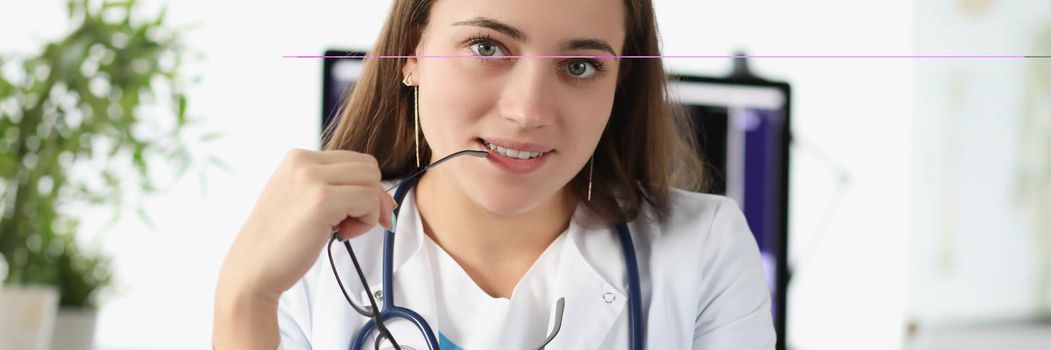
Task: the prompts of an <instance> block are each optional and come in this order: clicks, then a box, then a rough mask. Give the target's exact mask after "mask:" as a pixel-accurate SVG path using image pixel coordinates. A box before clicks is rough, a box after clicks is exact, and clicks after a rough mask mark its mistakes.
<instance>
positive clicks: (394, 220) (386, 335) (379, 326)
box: [328, 150, 566, 350]
mask: <svg viewBox="0 0 1051 350" xmlns="http://www.w3.org/2000/svg"><path fill="white" fill-rule="evenodd" d="M462 155H470V156H474V157H480V158H485V157H487V156H488V153H487V152H485V151H477V150H463V151H459V152H456V153H453V154H450V155H448V156H446V157H445V158H442V159H440V160H438V161H437V162H434V163H432V164H430V165H427V166H426V167H424V168H423V169H420V170H419V171H417V172H415V173H413V174H412V175H409V176H407V177H405V178H403V179H402V180H401V181H399V182H398V183H397V184H396V185H394V186H391V187H390V188H387V189H386V191H387V192H390V191H391V190H393V189H395V188H398V187H399V186H401V184H403V183H406V181H410V180H413V179H415V178H416V177H418V176H420V175H423V173H424V172H426V171H427V170H428V169H430V168H433V167H435V166H437V165H438V164H441V163H443V162H445V161H447V160H449V159H452V158H456V157H459V156H462ZM395 209H397V208H395ZM397 229H398V216H397V210H395V212H394V213H391V230H390V231H388V232H389V233H394V232H396V231H397ZM336 240H340V239H339V229H338V228H334V229H333V230H332V234H331V238H329V240H328V262H329V265H330V266H331V267H332V274H333V275H334V276H335V277H336V283H337V284H338V285H339V289H340V291H341V292H343V297H344V298H346V299H347V302H348V303H350V306H351V308H353V309H354V311H356V312H357V313H358V314H361V315H362V316H365V317H368V318H370V319H372V322H373V323H374V324H375V326H376V331H377V332H379V335H377V336H376V340H375V342H374V343H373V344H374V345H375V348H376V349H377V350H378V349H379V346H380V343H381V342H382V341H383V340H384V339H386V340H387V341H388V342H390V343H391V345H392V346H394V349H396V350H401V349H402V347H401V346H400V345H398V342H397V341H396V340H394V336H393V335H391V333H390V330H388V329H387V327H386V326H385V325H384V324H383V321H382V315H381V311H380V309H379V307H378V306H377V305H376V298H375V297H373V294H372V290H371V288H369V284H368V281H367V280H366V279H365V274H364V273H363V272H362V270H361V265H360V264H359V263H358V258H357V256H356V255H355V254H354V249H353V248H351V246H350V241H349V240H340V241H342V242H343V246H344V247H346V249H347V253H348V254H349V255H350V260H351V262H353V263H354V271H355V272H357V274H358V279H359V280H360V281H361V285H362V287H364V289H365V295H366V296H367V297H368V299H369V305H368V306H361V305H358V304H357V303H355V302H354V299H352V298H351V297H350V294H349V293H347V289H346V288H344V287H343V281H342V280H341V279H340V277H339V273H338V272H337V271H336V263H335V260H333V259H332V243H333V242H335V241H336ZM385 253H388V252H385ZM384 273H387V271H384ZM388 292H389V291H388ZM391 305H393V304H391ZM565 305H566V299H565V298H559V299H558V301H557V302H556V303H555V324H554V327H553V328H552V330H551V332H550V333H549V334H548V336H547V338H545V339H544V340H543V342H541V343H540V345H539V346H537V347H536V349H543V348H544V346H546V345H547V344H548V343H550V342H551V341H552V340H554V339H555V336H556V335H558V332H559V330H561V329H562V313H563V311H564V309H565Z"/></svg>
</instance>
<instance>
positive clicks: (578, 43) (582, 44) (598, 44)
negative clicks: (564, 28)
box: [562, 39, 617, 56]
mask: <svg viewBox="0 0 1051 350" xmlns="http://www.w3.org/2000/svg"><path fill="white" fill-rule="evenodd" d="M562 49H563V50H566V51H572V50H599V51H606V52H609V54H610V55H611V56H616V55H617V53H616V52H613V47H612V46H609V43H607V42H606V41H605V40H599V39H573V40H570V41H568V42H566V43H565V44H563V45H562Z"/></svg>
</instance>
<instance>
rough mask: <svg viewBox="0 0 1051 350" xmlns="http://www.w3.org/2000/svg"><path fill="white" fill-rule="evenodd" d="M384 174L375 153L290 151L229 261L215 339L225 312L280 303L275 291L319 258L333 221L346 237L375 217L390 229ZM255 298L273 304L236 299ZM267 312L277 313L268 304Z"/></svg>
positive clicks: (278, 292) (391, 201)
mask: <svg viewBox="0 0 1051 350" xmlns="http://www.w3.org/2000/svg"><path fill="white" fill-rule="evenodd" d="M380 180H381V176H380V170H379V166H378V164H377V162H376V159H375V158H374V157H372V156H371V155H368V154H363V153H357V152H351V151H321V152H314V151H305V150H293V151H291V152H289V153H288V155H287V156H286V157H285V159H284V161H283V162H282V163H281V165H280V166H279V167H278V169H277V170H276V171H275V172H274V174H273V176H271V177H270V180H269V181H268V182H267V184H266V187H265V188H264V189H263V193H262V195H261V196H260V197H259V200H258V201H257V202H256V205H255V208H254V209H252V213H251V214H250V215H249V217H248V220H247V221H246V222H245V224H244V227H242V229H241V232H240V233H238V235H237V238H236V239H235V241H234V243H233V245H232V246H231V248H230V251H229V252H228V253H227V255H226V260H225V261H224V262H223V267H222V271H221V273H220V276H219V284H218V288H217V291H216V337H217V339H216V341H218V340H219V339H218V338H220V333H221V332H220V328H221V326H222V323H223V322H224V321H226V320H223V318H224V317H225V316H231V317H234V316H236V314H257V315H256V316H260V315H258V312H254V311H253V312H249V311H248V310H245V308H254V309H256V310H258V309H260V308H265V309H268V310H269V309H271V308H273V310H276V302H277V298H278V297H279V296H280V295H281V293H283V292H284V291H286V290H288V289H289V288H291V287H292V286H293V285H294V284H295V283H296V282H297V281H299V279H300V278H302V277H303V275H305V274H306V272H307V271H308V270H309V269H310V267H311V266H312V265H313V264H314V262H315V261H317V259H318V256H319V255H320V253H321V249H322V248H323V247H324V246H325V244H326V243H327V242H328V240H329V238H331V235H330V234H331V232H332V229H333V228H337V227H338V228H339V236H340V237H341V238H343V239H349V238H352V237H355V236H357V235H360V234H362V233H364V232H366V231H368V230H370V229H371V228H373V227H375V226H376V225H377V224H380V225H383V226H384V227H387V228H388V229H389V228H390V225H391V218H390V213H391V211H392V210H393V209H394V207H395V202H394V199H393V198H392V197H391V196H390V195H389V194H388V193H387V192H386V191H384V189H383V187H382V185H381V184H380ZM253 300H257V301H261V303H262V304H267V305H266V307H253V306H250V305H235V304H243V303H246V302H248V303H254V302H251V301H253ZM235 310H239V311H235ZM224 312H228V313H233V314H234V315H228V314H227V313H224ZM264 313H265V314H267V316H268V317H267V318H271V317H273V318H276V314H274V315H270V312H269V311H267V312H264ZM234 318H236V317H234ZM275 323H276V322H275ZM273 326H274V327H275V328H273V329H266V330H259V331H263V332H266V333H269V332H271V331H272V332H274V333H273V335H274V336H276V334H277V333H276V332H277V329H276V324H274V325H273ZM237 328H239V327H237ZM265 328H271V327H269V326H268V327H265ZM257 335H259V334H257ZM263 338H265V337H263Z"/></svg>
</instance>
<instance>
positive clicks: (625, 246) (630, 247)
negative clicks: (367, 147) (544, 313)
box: [328, 151, 645, 350]
mask: <svg viewBox="0 0 1051 350" xmlns="http://www.w3.org/2000/svg"><path fill="white" fill-rule="evenodd" d="M460 155H471V156H476V157H486V156H487V155H488V154H487V153H486V152H483V151H460V152H456V153H453V154H451V155H449V156H447V157H445V158H443V159H441V160H439V161H437V162H434V163H433V164H430V165H429V166H427V167H425V168H424V169H422V170H420V171H419V172H417V173H415V174H413V175H411V176H408V177H406V178H405V179H404V180H402V182H401V183H399V184H398V185H396V186H395V187H397V189H398V190H397V192H395V194H394V200H395V201H396V202H397V203H398V206H397V207H395V209H394V216H393V217H392V220H391V221H392V222H393V223H394V224H393V225H392V227H391V229H390V230H386V232H385V234H384V238H383V257H382V259H383V274H382V277H381V279H382V283H383V297H382V298H381V301H382V302H383V308H382V309H379V312H375V311H374V310H377V307H376V300H375V298H373V294H372V291H371V290H370V288H369V285H368V283H367V281H366V280H365V275H364V273H362V271H361V265H359V264H358V259H357V257H356V256H355V254H354V250H353V249H351V247H350V242H349V241H343V244H344V246H345V247H346V248H347V252H349V253H350V258H351V261H353V263H354V268H355V270H356V272H357V273H358V276H359V277H360V278H361V284H362V286H364V288H365V294H366V295H367V296H368V299H369V303H370V306H364V307H363V306H360V305H358V304H357V303H355V302H354V301H353V300H352V299H351V298H350V295H349V294H347V291H346V289H345V288H344V287H343V282H342V281H340V278H339V274H338V273H336V265H335V262H333V260H332V242H333V241H335V240H337V239H338V238H337V236H336V235H335V233H336V232H333V238H332V239H331V240H329V246H328V248H329V251H328V256H329V263H330V264H331V266H332V273H333V274H334V275H335V276H336V282H337V283H338V284H339V287H340V289H341V290H342V291H343V296H344V297H346V299H347V301H348V302H349V303H350V305H351V307H353V308H354V310H355V311H357V312H358V313H359V314H361V315H362V316H365V317H368V318H369V320H368V321H367V322H365V324H364V325H363V326H362V327H361V328H360V329H358V331H357V333H356V334H355V335H354V338H353V340H352V341H351V344H350V349H352V350H360V349H363V348H364V346H365V342H366V341H367V340H368V339H369V338H370V337H371V336H372V334H373V332H379V335H378V336H377V337H376V340H375V342H374V343H375V345H376V348H377V349H378V348H379V343H380V342H381V341H382V340H383V339H384V338H385V339H387V340H388V341H389V342H390V343H391V345H393V346H394V348H395V349H401V348H402V347H401V346H399V345H398V343H397V342H396V341H395V340H394V337H393V336H392V335H391V334H390V331H389V330H388V329H387V327H386V326H384V322H386V321H388V320H392V319H396V318H401V319H405V320H407V321H409V322H411V323H412V324H413V325H414V326H416V329H417V330H419V331H420V333H422V334H423V336H424V339H425V340H426V341H427V348H428V349H430V350H439V347H438V339H437V338H436V337H435V336H434V331H433V330H432V329H431V326H430V325H429V324H428V323H427V320H425V319H424V318H423V316H420V314H419V313H417V312H416V311H413V310H412V309H409V308H405V307H401V306H397V305H395V303H394V295H395V293H394V283H393V281H392V277H393V276H392V273H391V271H393V266H394V232H395V231H397V215H398V212H399V211H400V210H401V202H402V200H403V199H405V195H406V194H407V193H408V191H409V190H410V189H411V188H412V187H413V186H414V185H415V184H416V181H417V179H416V177H417V176H418V175H420V174H422V173H423V172H425V171H427V169H429V168H431V167H434V166H436V165H438V164H440V163H442V162H444V161H446V160H448V159H451V158H454V157H456V156H460ZM388 191H389V189H388ZM615 230H616V231H617V236H618V238H619V239H620V246H621V250H622V251H623V253H624V260H625V261H624V262H625V266H626V268H627V272H628V328H629V330H630V333H629V334H628V341H629V344H630V345H631V349H632V350H642V348H643V347H642V344H643V341H644V336H645V334H644V333H643V324H642V323H643V320H642V305H641V300H642V297H641V296H642V288H641V286H640V282H639V264H638V260H637V258H636V256H635V245H634V244H633V243H632V241H631V231H630V230H629V229H628V225H627V224H625V223H623V222H622V223H618V224H617V225H615ZM563 302H564V301H563V300H559V303H558V311H556V313H558V314H559V320H558V321H557V322H556V327H555V329H556V330H555V332H556V333H557V329H558V328H559V327H560V323H561V313H562V307H563V305H564V304H563ZM554 335H555V333H552V334H551V335H549V336H548V339H547V340H546V341H545V342H544V344H542V345H541V346H540V348H543V346H544V345H546V344H547V342H549V341H551V339H552V338H554Z"/></svg>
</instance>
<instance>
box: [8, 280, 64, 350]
mask: <svg viewBox="0 0 1051 350" xmlns="http://www.w3.org/2000/svg"><path fill="white" fill-rule="evenodd" d="M57 310H58V290H56V289H55V288H53V287H36V286H4V287H0V349H26V350H47V349H49V346H50V344H49V343H50V341H51V333H52V330H53V329H54V325H55V315H56V312H57Z"/></svg>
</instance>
